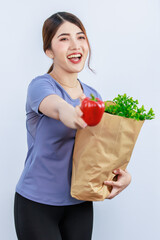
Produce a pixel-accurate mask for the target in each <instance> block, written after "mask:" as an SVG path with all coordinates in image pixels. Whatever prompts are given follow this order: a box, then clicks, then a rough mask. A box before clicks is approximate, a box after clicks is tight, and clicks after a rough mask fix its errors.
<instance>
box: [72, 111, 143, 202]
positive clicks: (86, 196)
mask: <svg viewBox="0 0 160 240" xmlns="http://www.w3.org/2000/svg"><path fill="white" fill-rule="evenodd" d="M143 123H144V121H137V120H134V119H131V118H125V117H121V116H117V115H111V114H109V113H104V114H103V117H102V119H101V121H100V123H99V124H98V125H96V126H94V127H89V126H87V127H86V128H85V129H80V130H77V133H76V137H75V145H74V152H73V167H72V179H71V195H72V197H74V198H76V199H79V200H85V201H101V200H104V199H105V198H106V197H107V196H108V195H109V193H110V191H111V189H110V188H108V187H107V186H106V185H104V184H103V182H104V181H105V180H113V178H114V176H115V175H114V174H113V173H112V171H113V170H114V169H116V168H121V169H123V170H124V169H126V167H127V165H128V162H129V160H130V158H131V154H132V151H133V148H134V146H135V143H136V140H137V137H138V134H139V132H140V129H141V127H142V125H143Z"/></svg>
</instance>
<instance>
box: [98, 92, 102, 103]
mask: <svg viewBox="0 0 160 240" xmlns="http://www.w3.org/2000/svg"><path fill="white" fill-rule="evenodd" d="M97 98H99V99H100V100H101V101H103V99H102V97H101V95H100V94H99V93H98V92H97Z"/></svg>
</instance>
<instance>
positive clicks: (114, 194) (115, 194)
mask: <svg viewBox="0 0 160 240" xmlns="http://www.w3.org/2000/svg"><path fill="white" fill-rule="evenodd" d="M119 193H120V191H117V190H116V189H114V188H113V189H112V191H111V193H110V194H109V195H108V197H106V199H112V198H114V197H115V196H117V195H118V194H119Z"/></svg>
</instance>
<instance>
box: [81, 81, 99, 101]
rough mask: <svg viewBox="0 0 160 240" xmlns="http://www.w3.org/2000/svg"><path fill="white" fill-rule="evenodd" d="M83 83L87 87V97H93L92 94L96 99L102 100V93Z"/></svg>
mask: <svg viewBox="0 0 160 240" xmlns="http://www.w3.org/2000/svg"><path fill="white" fill-rule="evenodd" d="M81 83H82V84H83V86H84V87H85V93H86V96H87V97H91V96H90V94H91V93H92V94H93V95H94V96H95V97H96V98H99V99H100V100H102V97H101V95H100V93H99V92H98V91H97V90H96V89H95V88H93V87H91V86H89V85H88V84H86V83H83V82H81Z"/></svg>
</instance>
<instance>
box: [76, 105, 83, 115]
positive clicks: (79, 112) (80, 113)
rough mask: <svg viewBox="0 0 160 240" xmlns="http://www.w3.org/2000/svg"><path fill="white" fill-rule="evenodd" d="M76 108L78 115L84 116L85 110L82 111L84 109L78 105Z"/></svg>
mask: <svg viewBox="0 0 160 240" xmlns="http://www.w3.org/2000/svg"><path fill="white" fill-rule="evenodd" d="M75 110H76V113H77V115H78V116H79V117H82V116H83V112H82V110H81V109H80V107H79V106H76V107H75Z"/></svg>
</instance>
